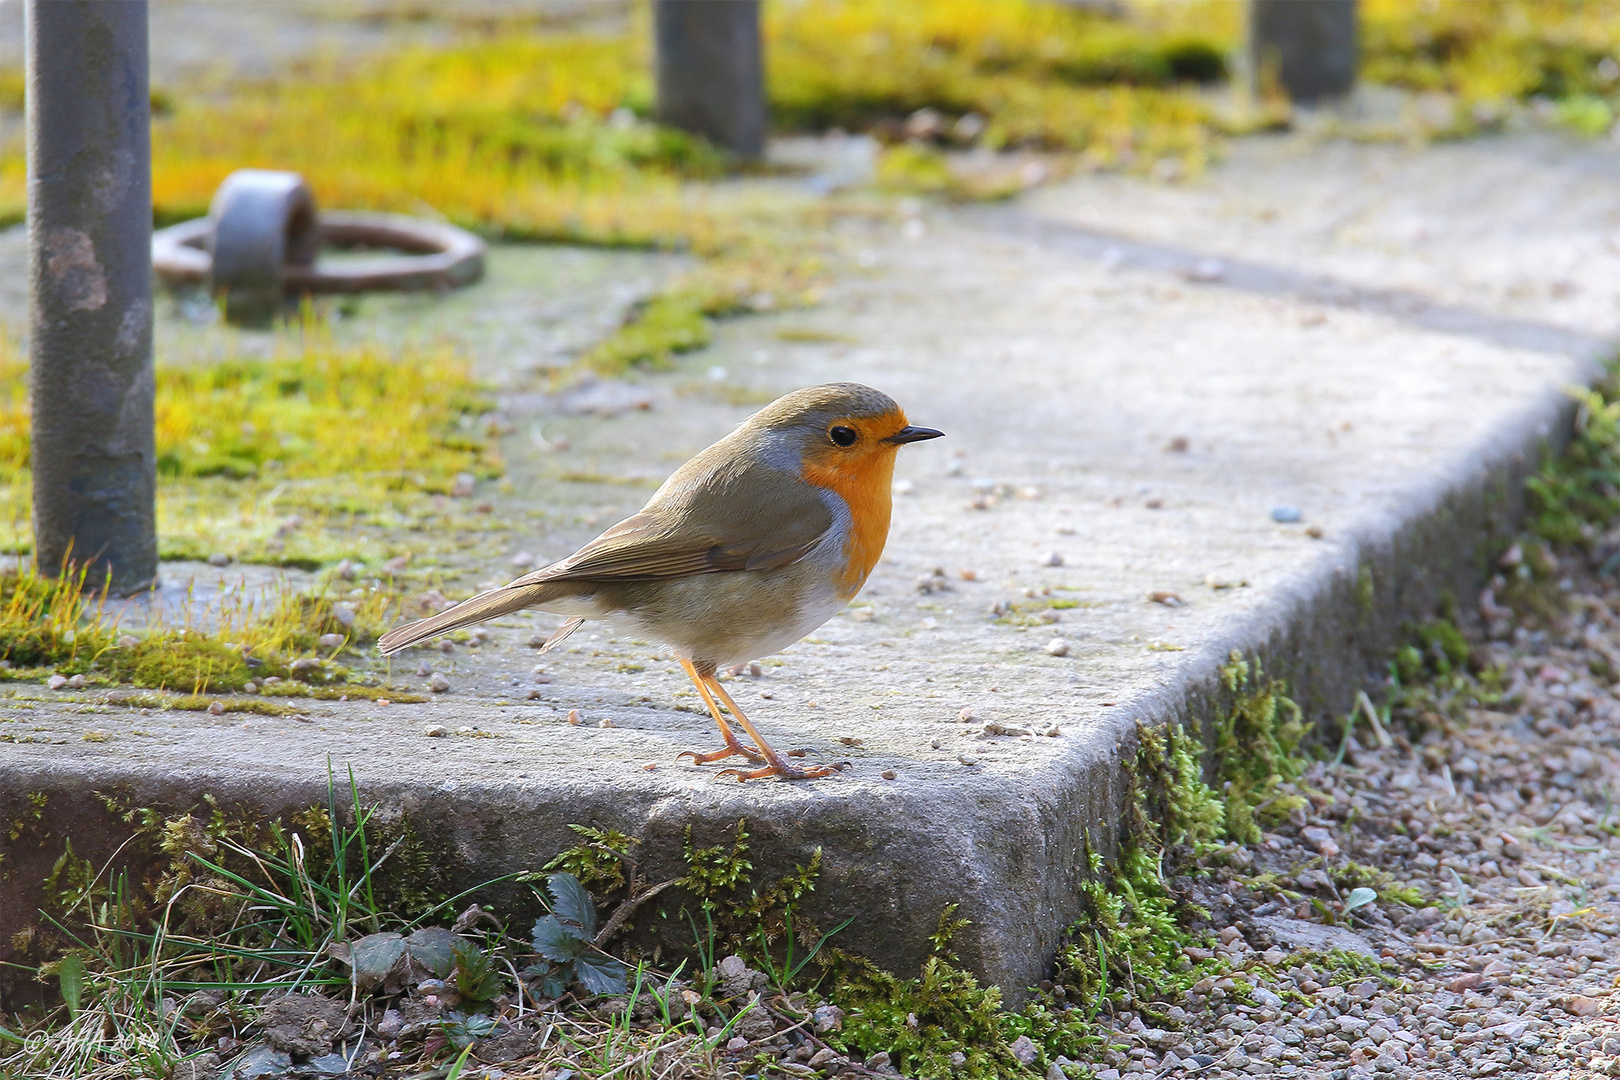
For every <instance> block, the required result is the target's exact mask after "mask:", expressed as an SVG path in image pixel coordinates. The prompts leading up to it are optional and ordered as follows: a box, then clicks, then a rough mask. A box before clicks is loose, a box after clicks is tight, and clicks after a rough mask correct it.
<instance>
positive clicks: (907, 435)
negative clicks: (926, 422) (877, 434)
mask: <svg viewBox="0 0 1620 1080" xmlns="http://www.w3.org/2000/svg"><path fill="white" fill-rule="evenodd" d="M943 434H945V433H944V432H943V431H935V430H934V429H933V428H931V427H903V428H901V429H900V430H899V431H897V432H895V433H894V434H893V435H890V436H889V437H888V438H887V439H884V440H883V441H884V442H886V443H893V444H894V445H896V446H904V445H905V444H906V443H908V442H922V441H923V440H924V439H937V438H939V437H940V436H941V435H943Z"/></svg>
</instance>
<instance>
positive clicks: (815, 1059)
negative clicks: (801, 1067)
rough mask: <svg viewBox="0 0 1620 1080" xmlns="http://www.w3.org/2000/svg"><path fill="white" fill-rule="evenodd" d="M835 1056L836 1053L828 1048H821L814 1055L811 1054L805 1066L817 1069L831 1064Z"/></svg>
mask: <svg viewBox="0 0 1620 1080" xmlns="http://www.w3.org/2000/svg"><path fill="white" fill-rule="evenodd" d="M837 1056H838V1051H836V1050H834V1049H833V1048H832V1047H830V1046H823V1047H822V1048H821V1049H820V1050H817V1051H816V1052H815V1053H813V1054H811V1055H810V1060H809V1061H807V1062H805V1064H806V1065H808V1066H810V1067H811V1068H812V1069H819V1068H821V1067H822V1066H823V1065H828V1064H831V1062H832V1060H833V1058H835V1057H837Z"/></svg>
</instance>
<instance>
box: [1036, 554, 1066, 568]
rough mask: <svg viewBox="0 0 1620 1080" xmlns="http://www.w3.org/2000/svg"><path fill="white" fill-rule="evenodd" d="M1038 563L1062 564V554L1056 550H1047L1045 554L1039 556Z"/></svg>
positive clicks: (1044, 564)
mask: <svg viewBox="0 0 1620 1080" xmlns="http://www.w3.org/2000/svg"><path fill="white" fill-rule="evenodd" d="M1040 564H1041V565H1042V566H1062V565H1063V554H1062V552H1058V551H1048V552H1047V553H1046V554H1045V555H1042V556H1041V558H1040Z"/></svg>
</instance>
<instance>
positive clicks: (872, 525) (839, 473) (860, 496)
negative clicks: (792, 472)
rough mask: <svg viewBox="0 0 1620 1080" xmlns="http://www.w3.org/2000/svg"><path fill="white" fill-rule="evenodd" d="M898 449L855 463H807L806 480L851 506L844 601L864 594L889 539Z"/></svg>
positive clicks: (841, 578)
mask: <svg viewBox="0 0 1620 1080" xmlns="http://www.w3.org/2000/svg"><path fill="white" fill-rule="evenodd" d="M896 449H897V448H896V447H883V448H882V449H880V450H878V451H876V452H874V453H873V454H871V455H870V456H862V457H858V458H854V459H852V460H841V461H835V462H826V461H823V462H806V464H805V467H804V478H805V479H806V480H808V481H809V482H810V483H812V484H814V485H816V487H820V488H826V489H827V490H828V491H831V492H834V493H835V494H837V495H838V496H839V497H840V498H842V499H843V500H844V502H845V503H846V504H847V505H848V506H849V515H850V519H851V521H850V530H849V538H848V540H846V541H845V543H844V570H843V572H842V573H841V574H840V575H839V577H838V579H837V581H836V584H837V587H838V595H839V597H840V598H841V599H844V600H848V599H850V598H851V597H853V596H854V595H855V594H856V593H858V592H860V591H861V586H862V585H864V584H866V578H867V575H868V574H870V573H871V572H872V567H874V566H876V565H877V561H878V559H879V558H881V557H882V555H883V545H884V543H885V542H887V540H888V539H889V511H890V492H891V490H892V488H893V487H894V454H895V450H896Z"/></svg>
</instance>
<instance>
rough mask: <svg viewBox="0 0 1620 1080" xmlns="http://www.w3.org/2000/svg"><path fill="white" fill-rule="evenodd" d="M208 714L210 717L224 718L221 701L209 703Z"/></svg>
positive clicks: (223, 704) (223, 705)
mask: <svg viewBox="0 0 1620 1080" xmlns="http://www.w3.org/2000/svg"><path fill="white" fill-rule="evenodd" d="M208 713H209V715H210V716H224V715H225V703H224V702H223V701H211V702H209V703H208Z"/></svg>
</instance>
